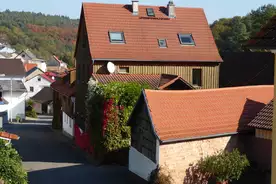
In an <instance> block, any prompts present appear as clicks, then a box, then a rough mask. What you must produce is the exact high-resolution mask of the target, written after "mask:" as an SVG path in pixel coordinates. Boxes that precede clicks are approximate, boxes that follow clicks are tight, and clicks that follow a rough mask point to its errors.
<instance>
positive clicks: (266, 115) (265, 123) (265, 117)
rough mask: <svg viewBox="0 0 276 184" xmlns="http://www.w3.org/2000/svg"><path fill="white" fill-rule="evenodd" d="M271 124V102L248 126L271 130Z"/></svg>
mask: <svg viewBox="0 0 276 184" xmlns="http://www.w3.org/2000/svg"><path fill="white" fill-rule="evenodd" d="M272 124H273V100H272V101H271V102H270V103H269V104H267V105H266V106H265V107H264V108H263V109H262V110H261V111H260V112H259V113H258V115H257V116H256V117H255V118H254V119H253V120H252V121H251V122H250V123H249V124H248V125H249V126H251V127H254V128H259V129H266V130H272Z"/></svg>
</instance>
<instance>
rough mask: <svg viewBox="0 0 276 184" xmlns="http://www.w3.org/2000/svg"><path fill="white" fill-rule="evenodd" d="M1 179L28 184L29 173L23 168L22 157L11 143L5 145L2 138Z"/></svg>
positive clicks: (0, 147) (11, 183) (0, 148)
mask: <svg viewBox="0 0 276 184" xmlns="http://www.w3.org/2000/svg"><path fill="white" fill-rule="evenodd" d="M0 180H3V181H4V182H5V184H27V183H28V181H27V173H26V172H25V171H24V170H23V167H22V162H21V158H20V156H19V154H18V152H17V151H16V150H15V149H14V148H12V146H11V144H9V145H7V146H5V143H4V141H3V140H0Z"/></svg>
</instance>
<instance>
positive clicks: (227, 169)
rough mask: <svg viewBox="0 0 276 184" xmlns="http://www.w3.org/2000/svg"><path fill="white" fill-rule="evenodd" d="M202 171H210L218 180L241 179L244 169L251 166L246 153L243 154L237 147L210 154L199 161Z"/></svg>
mask: <svg viewBox="0 0 276 184" xmlns="http://www.w3.org/2000/svg"><path fill="white" fill-rule="evenodd" d="M198 166H199V169H200V170H201V171H202V173H210V174H212V175H213V176H215V177H216V179H217V181H219V182H223V181H232V180H239V179H240V177H241V175H242V173H243V172H244V170H245V169H246V168H247V167H248V166H250V164H249V161H248V159H247V157H246V155H241V154H240V152H239V151H238V150H237V149H234V150H233V151H232V152H227V151H222V152H219V153H218V154H216V155H213V156H208V157H206V158H204V159H202V160H200V161H199V163H198Z"/></svg>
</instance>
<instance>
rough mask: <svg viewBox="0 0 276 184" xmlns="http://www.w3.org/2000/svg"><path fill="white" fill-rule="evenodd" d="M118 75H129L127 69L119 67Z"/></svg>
mask: <svg viewBox="0 0 276 184" xmlns="http://www.w3.org/2000/svg"><path fill="white" fill-rule="evenodd" d="M119 73H129V67H119Z"/></svg>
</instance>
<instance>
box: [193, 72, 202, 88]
mask: <svg viewBox="0 0 276 184" xmlns="http://www.w3.org/2000/svg"><path fill="white" fill-rule="evenodd" d="M193 85H195V86H202V71H201V69H193Z"/></svg>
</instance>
